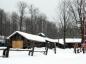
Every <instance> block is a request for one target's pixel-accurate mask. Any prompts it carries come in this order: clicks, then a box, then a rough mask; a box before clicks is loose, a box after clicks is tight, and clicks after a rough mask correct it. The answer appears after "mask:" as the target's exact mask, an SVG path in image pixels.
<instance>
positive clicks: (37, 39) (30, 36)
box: [7, 31, 45, 42]
mask: <svg viewBox="0 0 86 64" xmlns="http://www.w3.org/2000/svg"><path fill="white" fill-rule="evenodd" d="M16 33H18V34H20V35H22V36H23V37H25V38H26V39H28V40H33V41H38V42H45V39H44V38H43V37H41V36H38V35H33V34H28V33H25V32H21V31H16V32H14V33H12V34H11V35H10V36H8V37H7V39H9V38H10V37H11V36H13V35H14V34H16Z"/></svg>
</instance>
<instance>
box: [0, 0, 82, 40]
mask: <svg viewBox="0 0 86 64" xmlns="http://www.w3.org/2000/svg"><path fill="white" fill-rule="evenodd" d="M16 5H17V9H18V10H17V11H14V12H11V13H10V12H6V11H4V9H1V8H0V35H1V36H6V37H7V36H9V35H10V34H11V33H13V32H14V31H23V32H27V33H31V34H36V35H37V34H39V33H44V34H45V35H46V37H49V38H53V39H57V38H63V37H64V38H79V37H80V33H81V30H80V27H79V24H78V23H80V21H81V18H80V16H81V15H80V14H81V11H80V10H81V7H80V5H81V3H80V0H72V1H71V0H64V1H62V2H61V3H60V5H59V7H57V6H56V7H57V10H56V11H57V12H56V14H57V16H56V17H55V20H54V21H50V20H49V19H47V16H46V14H44V13H41V11H40V10H39V9H38V8H37V7H35V6H34V5H32V4H31V5H28V4H27V3H26V2H23V1H19V2H18V3H17V4H16Z"/></svg>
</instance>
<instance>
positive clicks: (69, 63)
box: [0, 48, 86, 64]
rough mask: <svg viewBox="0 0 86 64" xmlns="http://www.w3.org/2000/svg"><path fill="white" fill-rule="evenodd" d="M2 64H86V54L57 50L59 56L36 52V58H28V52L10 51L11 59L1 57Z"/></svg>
mask: <svg viewBox="0 0 86 64" xmlns="http://www.w3.org/2000/svg"><path fill="white" fill-rule="evenodd" d="M0 56H2V50H0ZM0 64H86V53H85V54H83V53H79V54H75V53H73V49H65V50H64V49H59V48H57V54H54V52H53V50H49V52H48V55H44V54H43V53H40V52H35V53H34V56H28V51H10V56H9V58H2V57H0Z"/></svg>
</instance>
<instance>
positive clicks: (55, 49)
mask: <svg viewBox="0 0 86 64" xmlns="http://www.w3.org/2000/svg"><path fill="white" fill-rule="evenodd" d="M54 53H55V54H56V43H54Z"/></svg>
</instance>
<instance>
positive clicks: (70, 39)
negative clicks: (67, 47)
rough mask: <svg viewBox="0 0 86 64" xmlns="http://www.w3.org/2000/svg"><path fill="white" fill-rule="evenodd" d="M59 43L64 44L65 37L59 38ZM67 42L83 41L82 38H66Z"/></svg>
mask: <svg viewBox="0 0 86 64" xmlns="http://www.w3.org/2000/svg"><path fill="white" fill-rule="evenodd" d="M59 43H61V44H64V41H63V39H59ZM66 43H81V38H66Z"/></svg>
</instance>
